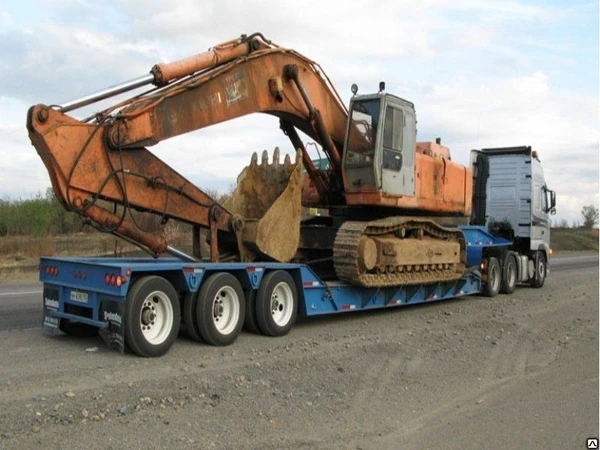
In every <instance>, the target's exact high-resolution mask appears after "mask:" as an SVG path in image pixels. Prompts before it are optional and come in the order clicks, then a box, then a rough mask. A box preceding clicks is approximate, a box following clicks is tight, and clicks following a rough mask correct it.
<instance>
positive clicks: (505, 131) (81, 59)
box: [0, 0, 598, 221]
mask: <svg viewBox="0 0 600 450" xmlns="http://www.w3.org/2000/svg"><path fill="white" fill-rule="evenodd" d="M590 5H591V3H590V4H588V3H579V4H569V5H566V6H553V5H547V4H543V3H533V2H526V1H506V2H497V1H492V0H477V1H475V0H454V1H446V0H424V1H421V2H413V1H409V0H399V1H398V0H384V1H378V2H371V1H365V2H362V3H360V4H350V3H349V4H345V5H343V6H340V5H339V4H337V3H336V2H323V1H320V0H307V1H305V2H281V3H279V4H277V5H276V6H275V5H274V4H273V3H272V2H267V1H265V0H257V1H255V2H247V1H241V0H234V1H222V2H213V1H205V2H197V1H193V0H182V1H173V2H170V3H166V2H164V1H162V0H160V1H159V0H116V1H114V2H110V3H103V2H91V1H87V0H86V1H84V0H46V1H44V2H40V3H39V4H38V3H36V4H35V11H37V13H36V14H35V15H33V16H32V15H30V14H25V12H26V11H21V12H19V11H16V8H15V9H8V11H1V12H0V25H1V26H0V30H1V31H0V38H2V40H3V45H2V48H1V49H0V114H1V117H2V121H1V122H0V158H1V159H0V161H2V163H0V164H1V166H0V195H5V194H6V193H7V192H8V193H11V195H16V196H19V195H26V194H27V193H36V192H38V191H40V190H41V191H43V190H44V187H45V186H47V185H48V177H47V174H46V171H45V169H44V167H43V165H42V164H41V161H40V160H39V158H38V157H37V155H35V152H34V151H33V148H32V147H31V145H30V144H29V141H28V138H27V135H26V131H25V127H24V120H25V113H26V111H27V107H28V106H29V105H30V104H32V103H38V102H45V103H58V102H63V101H68V100H72V99H73V98H77V97H80V96H82V95H85V94H88V93H90V92H93V91H96V90H98V89H102V88H104V87H106V86H109V85H113V84H116V83H119V82H121V81H125V80H128V79H131V78H135V77H137V76H140V75H143V74H145V73H147V72H148V71H149V69H150V68H151V66H152V65H153V64H154V63H156V62H159V61H173V60H176V59H179V58H182V57H185V56H189V55H191V54H194V53H198V52H202V51H205V50H206V49H207V48H208V47H210V46H213V45H215V44H217V43H219V42H222V41H223V40H226V39H231V38H234V37H236V36H239V35H240V34H241V33H251V32H253V31H262V32H263V33H264V34H265V36H266V37H267V38H271V39H273V40H274V41H275V42H277V43H279V44H281V45H283V46H285V47H290V48H294V49H296V50H298V51H300V52H301V53H304V54H306V55H307V56H308V57H310V58H311V59H314V60H316V61H317V62H319V63H320V64H321V65H322V66H323V68H324V69H325V71H326V72H327V74H328V75H329V76H330V78H331V79H332V81H333V83H334V85H335V86H336V88H337V89H338V91H339V92H340V94H341V95H342V98H343V99H344V101H347V100H348V99H349V97H350V92H349V86H350V84H351V83H353V82H356V83H358V84H359V88H360V93H368V92H372V91H375V90H376V89H377V84H378V82H379V81H380V80H385V81H386V82H387V91H388V92H391V93H395V94H397V95H400V96H402V97H405V98H407V99H408V100H410V101H413V102H414V103H415V105H416V108H417V114H418V120H419V123H418V128H419V139H421V140H425V139H427V140H431V139H434V138H435V137H437V136H441V137H442V139H443V141H444V142H445V143H447V144H448V145H449V146H450V147H451V150H452V152H453V157H454V159H455V160H457V161H459V162H463V163H464V162H466V161H467V160H468V152H469V150H470V149H471V148H480V147H492V146H506V145H513V144H516V145H522V144H527V145H532V146H534V147H535V148H537V149H538V150H539V151H540V154H541V158H542V161H543V163H544V164H545V167H546V173H547V176H548V183H549V185H551V187H553V188H555V189H556V190H557V192H558V200H559V207H558V211H559V216H558V217H563V216H562V215H563V212H564V214H565V216H564V217H566V218H568V220H569V221H571V220H573V219H575V218H578V217H579V210H580V209H581V207H580V206H581V204H582V203H584V202H588V203H593V204H598V170H597V166H598V164H597V159H598V158H597V156H598V100H597V73H598V72H597V61H598V54H597V39H596V37H595V36H592V35H593V33H590V34H589V36H590V37H588V40H587V41H586V40H584V39H583V38H581V39H580V37H579V35H580V34H582V35H584V36H585V37H587V36H588V35H587V34H585V30H588V29H589V28H590V27H589V26H588V25H589V22H588V20H589V16H590V10H593V11H595V9H594V8H596V7H595V6H593V5H592V6H590ZM21 9H23V10H25V9H27V2H26V1H25V2H24V4H23V6H21ZM592 16H593V14H592ZM594 20H595V19H594ZM249 24H251V26H252V28H251V29H248V26H249ZM595 26H596V28H595V29H597V24H596V25H595ZM582 30H583V31H582ZM574 31H577V33H575V32H574ZM594 61H595V65H594ZM576 74H577V75H576ZM575 76H577V77H578V78H577V83H572V82H571V80H572V79H573V77H575ZM586 77H587V78H586ZM590 86H592V88H590ZM590 89H592V90H590ZM99 107H100V106H95V107H93V108H88V109H86V110H85V111H81V112H77V115H78V116H79V117H83V116H85V115H87V114H88V113H91V112H93V111H94V110H95V108H99ZM275 145H279V146H281V147H282V149H283V150H284V151H291V146H290V145H289V144H288V141H287V138H286V137H285V136H283V134H282V133H281V132H280V130H279V128H278V124H277V121H276V120H275V119H273V118H271V117H265V116H262V115H257V116H252V117H247V118H243V119H238V120H236V121H232V122H228V123H225V124H221V125H217V126H214V127H210V128H207V129H204V130H201V131H198V132H195V133H191V134H188V135H185V136H181V137H178V138H175V139H171V140H169V141H167V142H164V143H161V144H160V145H158V146H155V147H153V148H152V151H154V152H155V153H156V154H157V155H158V156H159V157H161V158H163V159H165V160H166V161H167V162H168V163H169V164H171V165H173V167H175V168H176V170H178V171H180V172H181V173H182V174H184V175H185V176H187V177H188V178H190V179H191V180H192V181H193V182H195V183H197V184H199V185H200V186H207V187H217V186H218V187H219V188H221V189H227V187H228V186H229V184H230V183H231V182H233V180H234V179H235V176H236V175H237V173H238V172H239V170H240V169H241V167H243V166H244V165H246V164H247V161H248V159H249V157H250V154H251V153H252V151H255V150H258V151H261V150H263V149H265V148H266V149H268V150H272V148H273V147H274V146H275ZM17 154H18V156H16V155H17ZM574 154H576V155H577V157H576V158H575V157H573V155H574ZM590 160H591V163H590ZM24 179H29V180H32V181H29V182H28V183H27V184H23V180H24ZM575 180H576V181H575Z"/></svg>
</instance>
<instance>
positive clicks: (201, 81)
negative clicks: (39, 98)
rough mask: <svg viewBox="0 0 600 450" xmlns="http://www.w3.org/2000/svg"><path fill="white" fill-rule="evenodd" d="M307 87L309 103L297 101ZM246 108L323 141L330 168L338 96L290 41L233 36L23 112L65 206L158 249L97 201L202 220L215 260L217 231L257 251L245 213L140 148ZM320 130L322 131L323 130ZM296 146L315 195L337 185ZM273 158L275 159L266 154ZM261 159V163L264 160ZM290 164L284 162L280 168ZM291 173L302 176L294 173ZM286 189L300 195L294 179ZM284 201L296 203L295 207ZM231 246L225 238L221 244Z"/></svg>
mask: <svg viewBox="0 0 600 450" xmlns="http://www.w3.org/2000/svg"><path fill="white" fill-rule="evenodd" d="M148 83H154V84H156V85H157V86H158V87H157V88H155V89H153V90H151V91H149V92H147V93H144V94H142V95H140V96H136V97H133V98H131V99H128V100H125V101H123V102H121V103H118V104H116V105H113V106H111V107H110V108H108V109H106V110H104V111H101V112H99V113H97V114H96V115H95V116H94V118H93V120H86V121H80V120H77V119H75V118H73V117H71V116H69V115H67V114H66V112H68V111H71V110H73V109H76V108H78V107H81V106H85V105H87V104H90V103H91V102H93V101H98V100H100V99H104V98H107V97H108V96H110V95H114V94H116V93H121V92H122V91H123V90H125V89H131V88H133V87H140V86H141V85H144V84H148ZM324 93H325V94H326V95H324ZM307 95H308V98H312V99H314V100H313V102H314V103H311V102H310V101H309V102H308V104H307V103H306V100H307ZM321 111H323V112H325V113H324V114H321V113H320V112H321ZM254 112H263V113H267V114H271V115H274V116H276V117H278V118H280V121H281V126H282V129H283V130H284V131H285V132H286V133H289V135H290V138H291V139H293V138H297V134H295V130H294V127H297V128H299V129H300V130H302V131H304V132H305V133H306V134H308V135H309V136H311V137H313V138H314V139H315V140H316V141H317V142H320V143H321V144H322V145H323V147H324V149H325V150H326V152H327V153H328V155H329V157H330V159H331V161H332V162H334V164H336V163H337V170H339V164H340V153H341V151H342V146H343V141H344V132H345V130H344V127H345V122H346V117H347V110H346V109H345V107H344V106H343V104H342V102H341V100H340V99H339V96H338V95H337V93H336V92H335V90H334V89H333V88H332V86H331V84H330V83H329V81H328V79H327V78H326V77H325V76H324V74H323V73H322V71H321V70H320V69H319V67H318V65H316V64H315V63H313V62H312V61H310V60H309V59H308V58H305V57H303V56H302V55H300V54H298V53H296V52H294V51H292V50H286V49H283V48H280V47H278V46H276V45H274V44H272V43H271V42H270V41H267V40H265V39H264V38H263V37H262V36H261V35H252V36H250V37H245V36H242V38H240V39H237V40H233V41H228V42H226V43H224V44H221V45H218V46H216V47H214V48H213V49H210V50H209V51H208V52H206V53H203V54H200V55H196V56H194V57H191V58H187V59H185V60H182V61H178V62H175V63H171V64H159V65H156V66H154V67H153V69H152V71H151V74H150V75H148V76H146V77H142V78H139V79H136V80H133V81H132V82H128V83H125V84H123V85H121V86H117V87H115V88H113V89H108V90H105V91H101V92H100V93H97V94H93V95H91V96H87V97H85V98H84V99H80V100H78V101H74V102H70V103H67V104H64V105H62V106H60V107H59V108H51V107H47V106H45V105H37V106H34V107H32V108H31V109H30V111H29V114H28V120H27V127H28V130H29V135H30V139H31V141H32V143H33V145H34V146H35V147H36V149H37V151H38V153H39V154H40V156H41V158H42V160H43V161H44V163H45V165H46V167H47V169H48V172H49V173H50V178H51V181H52V185H53V188H54V191H55V193H56V195H57V197H58V198H59V200H60V201H61V203H62V204H63V205H64V206H65V207H66V208H67V209H69V210H74V211H77V212H79V213H81V214H83V215H85V216H87V217H88V218H90V219H92V220H93V221H94V222H96V223H97V224H99V225H100V226H101V227H102V228H104V229H106V230H109V231H114V232H117V233H120V234H123V235H125V236H127V237H129V238H131V239H133V240H134V241H136V242H140V243H142V244H143V245H145V246H146V247H148V248H149V249H151V250H152V251H153V252H154V253H157V254H160V253H164V252H165V251H167V244H166V242H165V241H164V239H163V238H161V237H160V236H159V235H152V234H150V233H145V232H142V231H141V230H137V231H135V228H136V227H135V226H133V224H131V223H130V222H128V219H126V218H125V217H124V216H122V217H119V216H115V215H114V214H111V213H109V212H100V211H99V209H98V208H99V207H98V206H97V205H96V202H97V200H98V199H102V200H108V201H111V202H115V203H117V204H120V205H123V206H125V207H126V208H134V209H137V210H142V211H149V212H153V213H156V214H160V215H162V217H163V218H164V219H168V218H174V219H177V220H181V221H184V222H188V223H191V224H194V225H198V226H200V227H204V228H208V229H210V230H211V244H212V248H211V250H212V251H211V254H212V259H213V260H217V259H218V253H219V250H218V249H217V246H216V244H215V242H217V241H218V234H219V233H225V234H227V233H229V234H234V235H235V236H236V240H235V241H236V245H237V247H239V248H238V249H237V251H238V252H239V253H240V254H241V255H239V256H240V257H241V258H242V259H244V258H246V259H252V258H253V257H255V256H256V255H255V254H256V252H258V253H259V254H260V253H264V252H262V251H261V250H260V248H256V246H254V247H253V248H254V251H251V250H249V249H247V248H246V249H245V250H244V249H243V248H244V245H243V244H242V240H243V239H244V238H243V237H242V236H243V235H244V236H246V238H247V237H248V236H247V234H248V233H247V232H246V233H245V234H244V232H243V231H242V224H243V222H244V220H243V219H244V218H242V217H234V216H236V214H235V212H232V211H229V210H228V209H225V208H223V207H222V206H221V205H219V204H217V203H216V202H214V201H213V200H212V199H211V198H210V197H209V196H208V195H206V193H204V192H203V191H202V190H201V189H199V188H197V187H195V186H194V185H193V184H192V183H190V182H189V181H187V180H186V179H185V178H183V177H182V176H181V175H180V174H178V173H177V172H176V171H174V170H173V169H172V168H171V167H169V166H168V165H167V164H165V163H164V162H163V161H161V160H160V159H158V158H157V157H156V156H154V155H153V154H152V153H151V152H149V151H148V150H147V149H146V147H147V146H151V145H154V144H156V143H158V142H161V141H163V140H166V139H168V138H170V137H173V136H176V135H179V134H182V133H186V132H189V131H192V130H197V129H200V128H204V127H207V126H210V125H213V124H216V123H219V122H223V121H226V120H231V119H233V118H236V117H240V116H243V115H246V114H251V113H254ZM324 130H330V133H331V134H328V133H326V132H325V131H324ZM300 151H301V152H303V153H304V154H302V159H303V160H304V162H305V164H306V165H307V166H308V167H307V168H308V169H309V173H310V175H311V178H313V179H314V180H315V181H316V182H315V185H316V186H317V187H318V188H319V189H320V194H321V195H322V196H323V198H325V196H326V195H327V194H328V193H330V192H332V191H334V190H335V189H338V190H339V183H338V184H336V185H332V184H330V182H329V176H328V175H327V174H326V173H324V172H323V173H320V174H319V173H317V172H316V170H315V169H314V166H312V163H311V162H310V158H309V157H308V154H307V153H306V150H305V149H304V148H303V147H301V149H300ZM297 163H298V161H297V162H296V164H297ZM272 166H273V167H275V166H277V167H278V166H279V164H278V162H275V161H274V162H273V165H272ZM254 167H256V166H254ZM261 167H263V170H264V164H263V165H261ZM256 170H257V169H255V171H256ZM273 170H280V171H281V170H284V169H273ZM298 170H300V169H298ZM292 173H293V171H292V170H289V167H288V169H287V173H286V176H291V174H292ZM255 178H256V177H255ZM262 178H265V177H262ZM262 178H261V177H260V176H258V178H257V179H262ZM293 178H294V179H296V180H297V183H298V184H300V183H301V181H298V180H300V178H299V176H295V177H293ZM265 182H267V181H266V178H265ZM284 190H285V186H279V187H278V188H277V189H276V195H274V196H273V195H271V197H277V195H278V194H281V193H283V191H284ZM293 192H295V193H296V194H297V195H296V194H295V195H296V196H297V197H298V199H297V200H296V202H297V203H298V204H299V202H300V197H299V196H300V193H299V192H300V188H298V189H294V190H293ZM294 198H295V197H294ZM338 198H339V194H338ZM92 206H93V207H92ZM242 209H243V208H242ZM293 209H294V210H299V206H298V208H293ZM263 213H265V214H266V211H263ZM271 215H273V213H272V214H271ZM298 215H299V214H298ZM234 219H236V220H234ZM252 219H253V220H254V219H256V218H252ZM98 221H100V222H98ZM298 221H299V217H298ZM234 225H235V226H234ZM269 229H272V227H270V228H269ZM134 231H135V232H134ZM291 242H292V243H291V244H290V245H293V241H291ZM236 245H233V246H231V245H230V246H229V247H230V248H229V250H230V251H231V249H232V248H234V249H235V246H236ZM295 250H296V249H295V248H294V249H293V251H291V250H290V249H287V251H284V252H282V254H279V253H278V252H277V251H275V250H274V249H273V251H274V254H270V253H264V254H263V256H266V257H268V258H273V259H281V258H287V259H288V260H289V258H291V256H289V257H288V256H285V257H283V256H282V255H283V254H285V255H289V254H290V253H291V254H292V255H293V253H294V252H295ZM234 252H235V250H234Z"/></svg>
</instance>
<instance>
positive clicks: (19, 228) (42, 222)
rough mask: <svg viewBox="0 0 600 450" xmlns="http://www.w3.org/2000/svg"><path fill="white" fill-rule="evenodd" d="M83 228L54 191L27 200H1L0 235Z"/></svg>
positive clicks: (68, 231) (78, 229)
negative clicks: (62, 204)
mask: <svg viewBox="0 0 600 450" xmlns="http://www.w3.org/2000/svg"><path fill="white" fill-rule="evenodd" d="M82 228H83V224H82V222H81V219H80V218H79V217H78V216H77V214H73V213H70V212H68V211H66V210H65V209H64V208H63V207H62V206H61V204H60V203H59V202H58V200H57V199H56V197H55V195H54V192H53V191H52V188H48V190H47V191H46V194H45V195H42V194H41V193H39V194H38V195H36V196H35V197H33V198H29V199H25V200H22V199H18V200H8V199H0V236H20V235H32V236H45V235H48V234H64V233H76V232H79V231H81V230H82Z"/></svg>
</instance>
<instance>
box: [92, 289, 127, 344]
mask: <svg viewBox="0 0 600 450" xmlns="http://www.w3.org/2000/svg"><path fill="white" fill-rule="evenodd" d="M124 311H125V303H118V302H112V301H108V300H103V301H102V303H101V304H100V311H99V318H100V320H102V321H104V322H107V323H108V326H107V327H106V328H101V329H100V330H99V331H98V333H99V334H100V337H101V338H102V340H103V341H104V342H105V343H106V345H107V346H108V348H110V349H111V350H118V351H119V352H120V353H125V314H124Z"/></svg>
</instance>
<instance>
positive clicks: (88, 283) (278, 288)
mask: <svg viewBox="0 0 600 450" xmlns="http://www.w3.org/2000/svg"><path fill="white" fill-rule="evenodd" d="M461 228H462V230H463V234H464V236H465V244H466V245H465V247H466V252H467V255H466V259H467V270H466V271H465V273H464V275H463V276H462V277H461V278H459V279H457V280H453V281H446V282H436V283H432V284H414V285H407V286H397V287H387V288H364V287H360V286H354V285H349V284H345V283H340V282H337V281H323V280H321V279H320V278H319V277H317V276H316V275H315V273H314V272H313V271H312V270H311V268H310V267H309V266H307V265H304V264H293V263H288V264H282V263H204V262H184V261H181V260H179V259H162V258H161V259H152V258H133V259H132V258H83V257H71V258H49V257H46V258H42V259H41V262H40V280H41V281H42V282H43V284H44V291H43V301H44V319H43V325H44V326H45V327H47V328H50V329H51V330H54V331H57V330H61V331H63V332H65V333H67V334H70V335H73V336H91V335H95V334H97V333H100V335H101V336H102V337H103V339H104V340H105V341H106V342H107V344H108V345H109V346H110V347H111V348H114V349H117V350H119V351H121V352H123V351H124V350H125V348H130V349H131V350H132V351H133V352H135V353H137V354H139V355H141V356H161V355H163V354H164V353H165V352H166V351H168V350H169V348H170V347H171V346H172V344H173V342H174V341H175V339H176V337H177V334H178V332H179V328H180V326H183V327H184V328H185V330H186V332H187V334H188V335H189V336H190V337H191V338H192V339H195V340H198V341H204V342H207V343H209V344H212V345H228V344H231V343H232V342H233V341H234V340H235V339H236V337H237V336H238V334H239V333H240V331H241V329H242V327H243V325H245V326H246V328H247V329H248V330H250V331H253V332H259V333H262V334H265V335H268V336H281V335H284V334H287V333H288V332H289V331H290V329H291V328H292V326H293V325H294V322H295V321H296V317H297V316H298V315H302V316H316V315H322V314H333V313H340V312H347V311H362V310H369V309H376V308H389V307H395V306H400V305H411V304H418V303H425V302H431V301H438V300H449V299H453V298H457V297H462V296H465V295H470V294H484V295H488V296H493V295H496V294H497V293H498V292H499V291H501V290H504V291H505V292H507V293H510V292H512V289H514V285H515V284H516V283H517V282H518V281H524V280H526V278H524V277H522V276H520V275H519V274H520V273H523V271H524V270H525V271H526V270H527V268H522V267H521V265H522V262H523V258H521V257H520V255H519V254H517V253H516V252H514V251H512V249H513V248H514V245H513V243H512V242H511V241H508V240H506V239H504V238H500V237H495V236H493V235H492V234H490V233H489V232H487V231H486V229H485V228H484V227H480V226H466V227H461ZM511 258H514V259H511ZM507 259H511V261H514V262H515V263H516V264H515V265H514V266H513V265H511V267H513V269H514V271H513V272H511V273H509V274H503V273H502V272H505V271H503V270H502V269H501V267H502V265H503V264H501V261H506V260H507ZM525 264H526V262H525ZM504 266H505V267H506V264H504Z"/></svg>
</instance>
